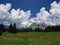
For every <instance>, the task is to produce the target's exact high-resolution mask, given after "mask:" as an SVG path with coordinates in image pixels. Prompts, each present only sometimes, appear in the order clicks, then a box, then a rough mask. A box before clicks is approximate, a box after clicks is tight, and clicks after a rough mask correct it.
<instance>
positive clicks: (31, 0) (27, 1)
mask: <svg viewBox="0 0 60 45" xmlns="http://www.w3.org/2000/svg"><path fill="white" fill-rule="evenodd" d="M53 1H57V2H59V0H0V4H1V3H3V4H6V3H11V4H12V8H15V9H17V8H20V9H22V10H24V11H27V10H31V13H32V15H31V17H35V16H36V15H35V14H36V13H37V12H39V11H40V8H42V7H45V8H46V10H48V11H49V9H50V4H51V3H52V2H53Z"/></svg>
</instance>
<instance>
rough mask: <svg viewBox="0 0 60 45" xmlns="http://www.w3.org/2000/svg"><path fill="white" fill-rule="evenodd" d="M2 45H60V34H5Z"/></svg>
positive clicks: (0, 42)
mask: <svg viewBox="0 0 60 45" xmlns="http://www.w3.org/2000/svg"><path fill="white" fill-rule="evenodd" d="M0 45H60V32H20V33H17V34H10V33H6V32H5V33H3V35H2V36H0Z"/></svg>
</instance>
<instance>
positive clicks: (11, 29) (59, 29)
mask: <svg viewBox="0 0 60 45" xmlns="http://www.w3.org/2000/svg"><path fill="white" fill-rule="evenodd" d="M3 32H8V33H13V34H16V33H18V32H60V26H59V25H56V26H47V27H45V29H42V28H39V27H38V28H35V29H32V28H23V29H18V28H17V27H16V24H15V23H14V24H13V25H12V24H10V26H9V28H8V29H7V28H4V25H3V24H0V35H2V34H3Z"/></svg>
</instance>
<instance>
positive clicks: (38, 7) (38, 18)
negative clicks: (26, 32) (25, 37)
mask: <svg viewBox="0 0 60 45" xmlns="http://www.w3.org/2000/svg"><path fill="white" fill-rule="evenodd" d="M52 17H53V19H52ZM56 17H58V19H57V18H56ZM1 22H2V23H3V24H10V23H14V22H15V23H16V24H17V25H19V26H22V27H23V26H24V27H25V26H27V27H28V26H30V25H31V24H33V23H37V24H38V23H45V24H47V25H60V2H59V0H0V23H1ZM58 22H59V23H58Z"/></svg>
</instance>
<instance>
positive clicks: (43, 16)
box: [31, 1, 60, 25]
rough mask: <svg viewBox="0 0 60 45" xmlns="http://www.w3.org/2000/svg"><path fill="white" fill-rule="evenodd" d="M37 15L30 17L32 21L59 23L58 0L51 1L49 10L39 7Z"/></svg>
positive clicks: (48, 23)
mask: <svg viewBox="0 0 60 45" xmlns="http://www.w3.org/2000/svg"><path fill="white" fill-rule="evenodd" d="M36 15H37V17H34V18H31V22H32V23H37V24H39V23H44V24H46V25H60V2H58V3H57V2H56V1H54V2H53V3H51V9H50V11H49V12H48V11H46V9H45V7H42V8H41V9H40V12H38V13H37V14H36Z"/></svg>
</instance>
